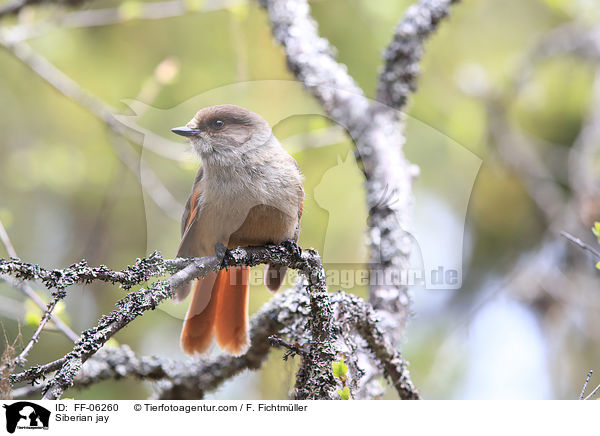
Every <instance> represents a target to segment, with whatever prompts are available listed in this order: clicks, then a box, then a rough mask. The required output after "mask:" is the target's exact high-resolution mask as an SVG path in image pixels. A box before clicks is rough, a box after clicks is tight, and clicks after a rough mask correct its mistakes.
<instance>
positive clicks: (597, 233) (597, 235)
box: [592, 221, 600, 244]
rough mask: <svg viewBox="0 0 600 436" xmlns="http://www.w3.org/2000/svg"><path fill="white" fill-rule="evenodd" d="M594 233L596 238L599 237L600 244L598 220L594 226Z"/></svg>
mask: <svg viewBox="0 0 600 436" xmlns="http://www.w3.org/2000/svg"><path fill="white" fill-rule="evenodd" d="M592 233H593V234H594V236H596V238H598V243H599V244H600V223H599V222H598V221H596V222H595V223H594V227H592Z"/></svg>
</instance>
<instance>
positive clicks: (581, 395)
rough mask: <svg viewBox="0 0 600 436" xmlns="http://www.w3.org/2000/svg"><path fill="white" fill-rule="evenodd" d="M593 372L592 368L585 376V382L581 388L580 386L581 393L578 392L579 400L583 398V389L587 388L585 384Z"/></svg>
mask: <svg viewBox="0 0 600 436" xmlns="http://www.w3.org/2000/svg"><path fill="white" fill-rule="evenodd" d="M593 373H594V370H592V369H590V372H588V374H587V377H586V378H585V383H584V384H583V388H581V393H580V394H579V399H580V400H583V396H584V395H585V390H586V389H587V385H588V383H589V382H590V379H591V378H592V374H593Z"/></svg>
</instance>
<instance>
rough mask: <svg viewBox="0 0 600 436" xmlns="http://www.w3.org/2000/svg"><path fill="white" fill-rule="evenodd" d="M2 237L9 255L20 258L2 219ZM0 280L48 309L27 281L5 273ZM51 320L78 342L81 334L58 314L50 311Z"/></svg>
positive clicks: (0, 223)
mask: <svg viewBox="0 0 600 436" xmlns="http://www.w3.org/2000/svg"><path fill="white" fill-rule="evenodd" d="M0 239H1V240H2V243H3V244H4V247H5V248H6V251H7V252H8V255H9V256H11V257H14V258H18V257H19V256H18V255H17V252H16V250H15V248H14V246H13V245H12V242H11V240H10V237H9V236H8V232H7V231H6V228H5V227H4V224H3V223H2V220H0ZM0 280H2V281H5V282H7V283H8V284H10V285H11V286H13V287H14V288H16V289H18V290H19V291H21V292H23V293H24V294H25V295H26V296H27V297H28V298H29V299H31V301H33V302H34V303H35V304H36V306H38V307H39V308H40V309H41V310H42V311H46V310H47V309H48V306H47V304H46V303H45V302H44V300H42V299H41V298H40V297H39V296H38V294H37V293H36V292H35V291H34V290H33V289H32V288H31V286H29V284H27V283H26V282H24V281H21V280H16V279H12V278H11V277H9V276H7V275H5V274H0ZM50 320H52V322H53V323H54V325H55V326H56V328H57V329H58V330H60V331H61V332H62V333H63V334H64V335H65V336H66V337H67V338H69V339H70V340H71V341H73V342H77V341H78V340H79V335H77V333H75V332H74V331H73V330H72V329H71V327H69V326H68V325H67V324H66V323H65V322H64V321H62V320H61V319H60V318H59V317H58V316H56V315H54V314H53V313H52V312H50ZM44 324H45V323H44Z"/></svg>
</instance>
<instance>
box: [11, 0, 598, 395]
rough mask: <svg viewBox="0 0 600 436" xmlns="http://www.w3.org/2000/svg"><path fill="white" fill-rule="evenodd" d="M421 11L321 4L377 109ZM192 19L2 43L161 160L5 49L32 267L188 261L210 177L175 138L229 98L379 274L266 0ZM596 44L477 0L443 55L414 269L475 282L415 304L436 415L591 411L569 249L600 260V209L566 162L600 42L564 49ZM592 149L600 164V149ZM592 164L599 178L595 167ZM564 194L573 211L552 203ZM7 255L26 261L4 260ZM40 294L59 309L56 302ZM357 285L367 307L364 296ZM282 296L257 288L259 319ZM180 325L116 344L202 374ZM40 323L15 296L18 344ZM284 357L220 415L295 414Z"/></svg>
mask: <svg viewBox="0 0 600 436" xmlns="http://www.w3.org/2000/svg"><path fill="white" fill-rule="evenodd" d="M410 3H411V2H409V1H406V0H400V1H399V0H377V1H367V0H319V1H312V2H311V8H312V13H313V16H314V18H315V19H316V20H317V22H318V23H319V28H320V32H321V34H322V35H323V36H324V37H327V38H329V39H330V41H331V42H332V44H333V45H335V46H336V47H337V49H338V59H339V60H340V61H341V62H343V63H345V64H346V65H347V66H348V70H349V72H350V74H352V75H353V77H354V78H355V79H356V81H357V82H358V83H359V85H361V86H362V87H363V89H364V90H365V92H366V94H367V95H368V96H371V97H372V96H374V93H375V89H376V84H377V72H378V69H379V68H380V65H381V57H380V53H381V52H382V50H383V49H384V48H385V46H386V45H387V43H388V42H389V41H390V39H391V37H392V33H393V29H394V26H395V24H396V23H397V21H398V20H399V19H400V17H401V16H402V14H403V12H404V11H405V10H406V8H407V7H408V6H409V5H410ZM182 4H183V5H185V8H183V9H182V11H181V13H177V14H174V16H172V17H164V18H161V19H141V16H142V15H143V11H144V8H145V7H147V3H146V2H138V1H133V0H128V1H126V2H118V1H104V0H98V1H90V2H88V3H85V4H83V5H80V6H78V7H76V8H75V9H70V8H68V7H64V8H63V7H57V6H51V5H47V6H33V7H30V8H26V9H24V10H23V11H22V12H21V13H20V14H19V16H18V17H7V18H4V19H2V21H0V32H1V33H0V35H1V36H2V38H4V39H5V40H6V38H27V40H26V44H28V45H30V47H31V48H32V50H33V51H34V52H35V53H38V54H39V55H41V56H43V57H44V58H46V59H47V60H48V61H49V62H51V63H52V64H54V65H55V66H56V67H57V68H58V69H60V70H61V71H62V72H63V73H64V74H66V75H67V76H69V77H70V78H71V79H73V80H74V81H75V82H77V84H79V86H81V87H82V88H83V89H85V90H87V91H88V92H89V93H91V94H92V95H94V96H96V97H97V98H98V99H100V100H102V101H104V102H106V103H107V104H109V105H110V106H112V107H114V108H115V110H116V111H117V113H119V114H121V115H123V116H125V117H126V118H122V119H121V120H122V121H123V122H125V123H126V124H127V123H129V125H132V126H137V127H138V129H137V130H138V133H137V134H138V135H139V136H138V137H139V138H140V141H141V142H143V146H139V145H134V146H133V147H132V146H131V145H127V144H123V142H122V140H120V139H118V138H117V137H115V135H114V134H113V133H111V132H109V131H108V129H107V128H106V125H105V123H104V122H102V121H101V120H99V119H98V118H97V117H95V116H94V115H92V114H90V112H89V111H88V110H86V109H85V108H82V107H81V105H79V104H77V103H76V102H74V101H72V100H70V99H69V98H66V97H64V96H63V95H61V94H59V93H58V92H57V91H56V90H54V89H53V88H51V87H50V86H49V85H48V84H47V83H45V82H44V81H43V80H41V79H40V78H39V77H38V75H37V74H35V73H34V72H32V71H31V70H30V69H29V68H28V67H26V66H25V65H24V64H23V63H22V62H20V61H19V60H17V59H16V58H15V57H14V56H13V54H11V53H10V52H9V51H8V50H5V49H2V48H0V132H1V134H0V220H1V221H2V223H3V224H4V226H5V227H6V229H7V232H8V234H9V235H10V237H11V239H12V242H13V245H14V247H15V249H16V251H17V253H18V254H19V256H20V257H21V258H22V259H23V260H26V261H28V262H32V263H39V264H41V265H44V266H46V267H63V266H66V265H70V264H72V263H74V262H76V261H79V260H80V259H86V260H87V261H88V263H89V264H92V265H98V264H106V265H108V266H109V267H111V268H114V269H120V268H123V267H125V266H126V265H128V264H131V263H133V262H135V259H136V258H138V257H143V256H145V255H147V254H149V253H150V252H152V251H153V250H159V251H161V252H162V253H163V255H164V256H165V257H171V256H173V255H174V254H175V252H176V249H177V245H178V243H179V222H178V220H177V216H178V215H179V213H180V207H181V205H182V204H183V203H184V202H185V199H186V198H187V195H188V193H189V190H190V186H191V183H192V180H193V177H194V173H195V171H196V169H197V167H198V162H197V160H196V159H195V158H194V157H193V156H192V155H191V154H190V153H189V152H188V151H186V147H185V144H184V142H183V141H180V140H179V138H170V135H169V132H168V128H170V127H175V126H177V125H182V124H184V123H185V122H187V121H188V120H189V119H190V118H191V117H192V115H193V113H194V111H195V110H197V109H199V108H200V107H202V106H203V105H208V104H215V103H219V102H228V103H237V104H242V105H245V106H247V107H249V108H252V109H255V110H256V111H257V112H259V113H261V114H263V115H265V117H266V118H267V119H269V121H271V122H272V123H273V124H274V126H275V127H274V131H275V134H276V135H277V136H278V137H279V138H280V139H281V141H282V143H283V144H284V146H285V147H286V148H287V149H288V150H289V151H290V152H291V153H292V154H293V156H294V157H295V158H296V159H297V161H298V163H299V165H300V167H301V169H302V171H303V173H304V174H305V191H306V193H307V195H306V201H305V205H304V207H305V209H304V217H303V228H302V234H301V238H300V242H301V244H302V245H303V246H305V247H309V246H312V247H314V248H316V249H318V250H319V251H320V252H322V253H323V256H324V259H325V262H326V266H327V265H329V266H330V267H331V268H332V269H333V268H339V267H340V265H345V266H344V267H345V268H350V269H352V268H355V269H357V268H362V267H364V265H363V264H362V262H364V261H365V259H366V253H365V249H364V246H363V243H364V230H365V226H366V219H367V211H366V208H365V202H364V191H363V188H362V178H361V177H362V175H361V173H360V171H359V169H358V167H357V166H356V162H355V160H354V157H353V155H352V153H351V152H352V150H353V149H352V146H351V143H350V142H349V141H348V140H347V139H346V138H345V137H344V136H343V132H342V131H341V130H340V129H339V128H337V127H336V126H335V125H333V123H331V122H330V121H329V120H327V119H326V118H325V117H323V116H322V115H320V114H319V111H318V107H317V105H316V104H315V103H314V102H313V101H312V100H311V97H310V96H309V95H307V94H304V93H303V91H302V90H301V88H300V87H299V86H298V85H297V84H295V83H294V82H293V76H292V75H291V74H290V73H289V72H288V71H287V69H286V64H285V58H284V55H283V53H282V50H281V49H280V47H278V46H277V45H276V44H275V42H274V41H273V39H272V36H271V33H270V27H269V22H268V19H267V17H266V14H265V12H264V11H263V10H262V9H261V8H260V7H259V6H258V4H256V3H255V2H244V1H237V2H232V1H229V2H223V1H218V0H214V1H209V0H206V1H204V2H203V1H200V0H198V1H191V0H190V1H186V2H182ZM95 9H107V10H110V11H111V14H112V15H110V16H111V17H112V21H114V23H112V24H108V23H104V24H103V23H95V24H99V25H94V26H84V27H79V26H78V23H82V22H83V21H85V19H86V18H85V15H82V14H84V13H86V12H88V11H93V10H95ZM108 21H110V20H108ZM100 24H102V25H100ZM594 26H600V9H599V8H598V7H597V4H596V2H595V1H594V0H588V1H585V0H503V1H494V0H471V1H464V2H462V3H461V4H458V5H456V6H455V7H454V8H453V9H452V14H451V17H450V19H449V20H447V21H446V22H444V23H443V24H442V25H441V27H440V30H439V31H438V32H437V33H436V34H435V35H434V36H433V37H432V38H431V40H430V41H429V42H428V43H427V45H426V50H425V55H424V59H423V62H422V70H423V75H422V77H421V78H420V80H419V90H418V92H417V93H416V94H415V95H414V96H413V97H412V99H411V102H410V104H409V107H408V111H407V116H406V120H407V121H406V122H407V128H406V133H407V144H406V147H405V149H406V154H407V155H408V157H409V159H411V160H412V161H413V162H415V163H417V164H419V165H420V166H421V168H422V176H421V178H420V179H419V180H418V181H417V182H416V185H415V193H416V206H415V215H416V218H415V223H416V224H415V228H418V229H417V230H415V232H416V233H418V234H419V235H421V238H420V239H419V238H418V240H419V245H420V246H419V247H418V248H419V250H415V252H416V254H415V265H418V264H419V262H420V259H419V258H418V257H419V253H420V252H428V253H433V254H432V255H433V256H434V257H436V256H437V257H436V259H438V260H439V262H442V263H444V262H448V263H449V264H452V265H460V266H461V267H462V280H463V283H462V287H461V288H460V289H452V290H443V289H441V290H440V289H438V290H431V289H424V288H421V287H414V289H413V298H414V306H413V308H414V312H415V313H414V317H413V319H412V320H411V322H410V325H409V328H408V330H407V331H406V333H405V337H404V338H403V343H404V346H403V355H404V357H405V358H406V359H408V360H409V361H410V362H411V366H410V370H411V374H412V377H413V381H414V383H415V384H416V386H417V387H418V388H419V389H420V391H421V393H422V394H423V396H424V397H425V398H430V399H467V398H468V399H496V398H506V399H568V398H577V397H578V396H579V391H580V390H581V386H582V384H583V381H584V380H585V376H586V374H587V372H588V371H589V370H590V369H595V370H596V371H600V347H599V344H600V324H599V323H598V320H599V319H600V317H598V313H599V309H600V287H599V283H600V281H599V280H600V272H599V271H597V270H596V269H595V267H594V262H593V261H592V260H591V258H589V257H587V256H585V255H584V254H583V253H582V252H581V250H579V249H578V248H577V247H574V246H570V245H569V243H568V242H567V241H566V240H565V239H564V238H561V237H560V236H559V231H560V230H568V231H570V232H572V233H573V234H575V235H576V236H578V237H580V238H582V239H583V240H585V241H586V242H588V243H590V244H594V243H595V239H594V237H593V235H592V233H591V231H590V227H591V226H592V224H593V221H594V220H600V213H599V211H600V207H598V204H600V202H595V200H594V199H597V198H600V197H595V196H594V195H593V194H590V195H589V196H587V197H585V198H584V199H583V200H582V199H581V198H580V197H578V196H577V195H576V194H575V192H574V190H573V186H572V185H571V183H570V176H571V177H572V176H573V168H571V169H569V165H568V162H569V159H570V158H571V161H573V159H572V155H573V154H572V149H573V148H574V147H576V146H577V143H578V140H581V131H582V127H586V126H587V125H588V124H590V123H592V121H593V111H590V108H593V107H594V97H595V93H597V92H598V90H597V89H596V88H595V81H597V80H598V79H596V78H595V76H596V69H597V61H598V55H597V53H598V52H600V50H598V49H597V47H600V43H599V42H598V40H599V39H598V38H597V37H596V40H593V38H592V43H590V44H591V46H592V48H593V47H594V45H593V43H594V41H596V42H595V44H596V45H595V47H596V49H597V50H598V51H597V52H596V54H595V53H594V51H593V50H588V51H581V50H579V51H578V50H574V49H573V50H572V49H569V47H570V46H569V45H568V44H566V42H568V41H569V38H574V39H577V38H578V37H581V38H584V36H585V35H587V34H588V33H589V32H591V30H590V29H594ZM19 32H21V33H19ZM560 32H564V35H563V34H562V33H560ZM596 33H598V32H596ZM548 41H549V42H548ZM545 42H547V44H546V45H544V44H545ZM540 44H542V45H543V47H544V48H543V49H541V48H540ZM553 44H554V45H553ZM561 44H562V45H561ZM565 45H566V46H567V47H566V48H565V47H563V46H565ZM548 47H550V48H548ZM553 48H556V50H554V51H553V50H552V49H553ZM596 87H597V84H596ZM596 98H597V97H596ZM282 114H283V115H282ZM144 133H145V135H144ZM591 143H592V145H593V144H596V148H595V150H596V155H598V151H597V150H598V138H597V137H596V139H595V141H594V140H592V141H591ZM532 154H533V155H534V156H535V158H531V156H530V155H532ZM592 163H593V162H592ZM595 165H596V166H595V167H593V165H592V167H593V168H595V169H594V170H593V171H596V174H598V166H597V159H596V161H595ZM538 166H540V167H541V168H542V169H543V171H542V170H539V168H538ZM140 169H141V181H140V178H138V177H137V176H136V174H135V173H136V172H137V171H140ZM593 171H592V172H593ZM575 172H577V171H575ZM545 187H551V188H552V190H553V192H554V193H555V194H556V195H555V196H549V197H548V196H545V195H541V197H540V196H539V195H538V194H539V193H540V191H541V192H542V193H543V192H545V191H544V188H545ZM596 192H597V191H596ZM556 198H558V199H562V200H563V201H564V202H563V203H557V202H555V201H554V200H555V199H556ZM590 198H591V200H589V199H590ZM585 200H589V201H587V202H586V201H585ZM553 201H554V202H553ZM548 203H551V204H550V205H548ZM583 203H585V205H583ZM584 206H585V207H584ZM568 210H572V211H573V213H563V212H564V211H568ZM563 215H564V216H563ZM0 256H2V257H8V254H7V252H6V251H5V250H4V247H2V246H1V245H0ZM335 287H336V285H334V286H332V287H331V289H330V290H334V289H335ZM337 287H339V286H337ZM34 288H35V289H36V290H38V291H39V292H40V294H41V295H43V296H45V298H46V299H48V297H47V295H46V291H45V290H44V289H43V287H42V286H40V285H39V284H34ZM348 288H349V289H348ZM346 289H347V290H350V291H351V292H355V293H357V294H359V295H362V296H365V295H366V289H365V287H364V286H349V287H346ZM123 295H124V291H122V290H120V289H118V288H117V287H113V286H109V285H105V284H92V285H87V286H79V287H73V288H71V289H70V290H69V295H68V297H67V298H66V299H65V300H64V304H62V305H61V308H60V309H61V311H60V312H59V313H60V315H61V317H63V318H64V319H65V320H67V321H68V323H69V324H70V325H71V326H72V328H73V329H74V330H75V331H78V332H79V331H82V330H84V329H86V328H89V327H91V326H93V325H94V324H95V323H96V321H97V319H98V317H99V316H100V315H101V314H102V313H107V312H108V311H110V310H111V309H112V308H113V307H114V304H115V302H116V301H117V300H118V299H119V298H121V297H122V296H123ZM268 298H269V293H268V292H267V291H266V289H265V288H264V287H263V286H254V287H253V289H252V290H251V302H250V304H251V311H256V310H257V309H258V308H259V307H260V306H261V305H262V304H263V303H264V302H265V301H267V300H268ZM182 310H184V309H182V308H181V307H175V306H173V305H172V304H171V303H166V304H165V305H163V307H161V308H160V309H159V310H155V311H153V312H150V313H147V314H146V315H144V316H143V317H141V318H139V319H138V320H136V321H135V322H134V323H132V324H131V325H130V326H129V327H128V328H126V329H124V330H123V331H121V332H119V333H118V334H117V335H116V337H115V338H114V341H112V342H111V345H115V344H117V343H121V344H129V345H130V346H131V347H132V349H133V350H135V351H136V352H137V353H140V354H156V355H161V356H168V357H173V358H183V357H184V356H183V353H182V352H181V351H180V349H179V345H178V337H179V330H180V326H181V315H182ZM40 314H41V312H40V311H39V310H38V309H37V308H36V307H35V306H34V305H33V304H31V303H30V302H26V301H24V298H23V296H22V295H21V294H20V293H19V292H18V291H16V290H15V289H13V288H11V287H10V286H8V285H7V284H5V283H2V282H0V317H1V328H2V329H3V331H4V332H3V335H2V336H4V335H5V336H6V338H7V340H8V342H12V341H13V340H14V338H16V337H17V336H18V333H19V331H20V332H21V334H22V337H23V341H25V342H26V341H27V340H28V339H29V337H31V334H32V333H33V331H34V329H35V327H36V326H37V323H38V321H39V316H40ZM5 344H6V343H5V341H4V339H2V340H1V341H0V350H3V349H4V347H5ZM71 345H72V344H70V343H69V341H68V340H67V339H66V338H65V337H64V336H62V335H61V334H60V333H58V332H56V331H52V329H47V331H45V332H44V333H43V334H42V336H41V341H40V343H39V344H37V345H36V346H35V347H34V349H33V352H32V353H31V355H30V359H29V362H31V363H33V362H35V363H45V362H48V361H51V360H54V359H56V358H59V357H60V356H62V355H64V354H65V353H67V352H68V351H69V350H70V349H71ZM215 352H218V351H215ZM281 357H282V353H281V352H279V351H277V350H274V351H273V353H272V355H271V357H270V358H269V360H268V362H267V364H266V365H265V366H264V368H263V369H262V370H261V371H259V372H256V373H250V372H245V373H243V374H241V375H239V376H238V377H236V378H235V379H233V380H231V381H230V382H228V383H227V384H225V385H224V386H223V387H221V388H220V389H219V390H218V391H217V392H215V393H211V394H210V395H209V396H208V398H223V399H229V398H230V399H256V398H264V399H283V398H286V397H287V394H288V391H289V390H290V389H291V387H292V385H293V380H294V374H295V369H296V366H295V364H294V362H293V361H291V360H290V361H287V362H284V361H282V358H281ZM593 380H594V379H592V381H593ZM596 382H598V380H596ZM596 384H597V383H596ZM151 392H152V385H151V384H147V383H143V382H139V381H136V380H119V381H107V382H102V383H99V384H97V385H95V386H93V387H91V388H89V389H85V390H81V391H79V390H71V391H68V392H67V394H66V396H68V397H75V398H78V399H108V398H115V399H136V398H146V397H148V396H149V394H150V393H151ZM384 398H394V395H393V393H392V392H389V393H388V394H386V396H385V397H384Z"/></svg>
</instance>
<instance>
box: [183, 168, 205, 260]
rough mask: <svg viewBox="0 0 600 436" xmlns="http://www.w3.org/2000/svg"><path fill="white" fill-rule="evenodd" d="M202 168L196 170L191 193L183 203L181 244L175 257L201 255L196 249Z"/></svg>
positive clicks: (200, 203) (200, 205)
mask: <svg viewBox="0 0 600 436" xmlns="http://www.w3.org/2000/svg"><path fill="white" fill-rule="evenodd" d="M202 188H203V183H202V168H200V169H199V170H198V173H197V174H196V179H195V180H194V186H193V188H192V193H191V194H190V197H189V198H188V200H187V203H186V205H185V211H184V213H183V216H182V218H181V234H182V238H181V244H179V250H178V251H177V257H191V256H201V255H202V253H199V252H198V250H197V248H196V247H197V246H198V244H197V242H198V240H197V238H198V236H199V235H198V234H197V227H198V226H197V225H195V224H196V222H197V220H198V216H199V215H200V210H201V208H202V190H203V189H202Z"/></svg>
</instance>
